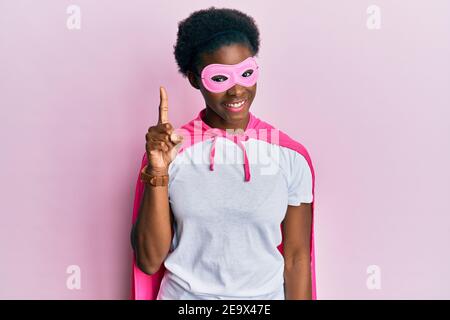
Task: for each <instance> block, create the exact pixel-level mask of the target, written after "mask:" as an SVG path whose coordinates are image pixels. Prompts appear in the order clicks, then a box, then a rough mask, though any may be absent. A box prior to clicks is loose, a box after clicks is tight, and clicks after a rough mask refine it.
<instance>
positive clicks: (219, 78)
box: [211, 76, 228, 82]
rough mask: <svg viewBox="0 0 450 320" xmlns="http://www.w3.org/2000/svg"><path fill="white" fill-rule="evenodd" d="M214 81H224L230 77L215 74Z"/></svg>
mask: <svg viewBox="0 0 450 320" xmlns="http://www.w3.org/2000/svg"><path fill="white" fill-rule="evenodd" d="M211 79H212V80H213V81H215V82H224V81H226V80H227V79H228V78H227V77H225V76H214V77H212V78H211Z"/></svg>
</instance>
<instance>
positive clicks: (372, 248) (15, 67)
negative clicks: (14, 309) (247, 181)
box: [0, 0, 450, 299]
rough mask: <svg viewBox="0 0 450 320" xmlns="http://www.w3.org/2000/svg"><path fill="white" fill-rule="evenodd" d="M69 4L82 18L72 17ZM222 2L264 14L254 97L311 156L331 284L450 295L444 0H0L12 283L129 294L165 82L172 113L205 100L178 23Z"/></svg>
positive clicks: (179, 120) (38, 292)
mask: <svg viewBox="0 0 450 320" xmlns="http://www.w3.org/2000/svg"><path fill="white" fill-rule="evenodd" d="M71 4H76V5H78V6H79V7H80V8H81V29H80V30H69V29H68V28H67V27H66V20H67V19H68V17H69V14H67V13H66V9H67V7H68V6H69V5H71ZM372 4H375V5H377V6H379V8H380V9H381V29H378V30H369V29H368V28H367V26H366V21H367V19H368V14H367V13H366V10H367V8H368V7H369V6H370V5H372ZM211 5H215V6H217V7H229V8H236V9H239V10H242V11H244V12H246V13H248V14H249V15H251V16H253V17H254V18H255V20H256V22H257V24H258V26H259V28H260V32H261V49H260V52H259V55H258V61H259V63H260V65H261V76H260V80H259V81H258V93H257V96H256V98H255V100H254V103H253V105H252V107H251V111H252V112H253V113H254V114H255V115H256V116H258V117H260V118H261V119H263V120H265V121H267V122H269V123H271V124H273V125H274V126H276V127H278V128H280V129H281V130H283V131H285V132H286V133H288V134H289V135H290V136H291V137H293V138H294V139H296V140H298V141H299V142H301V143H302V144H304V145H305V147H306V148H307V149H308V151H309V153H310V155H311V158H312V161H313V164H314V168H315V172H316V203H315V239H316V264H317V270H316V271H317V296H318V299H431V298H438V299H444V298H445V299H449V298H450V273H449V270H450V258H449V254H448V245H449V243H450V202H449V194H450V192H449V191H450V182H449V181H450V166H449V163H450V150H449V149H450V141H449V140H450V139H449V137H450V111H449V107H450V90H449V89H450V63H449V57H450V43H449V39H450V2H448V1H445V0H441V1H439V0H433V1H427V2H426V1H406V0H404V1H387V0H383V1H376V2H372V1H361V0H345V1H324V0H321V1H276V2H265V3H264V2H261V1H256V0H252V1H195V2H189V3H188V2H185V1H143V0H140V1H133V2H132V3H130V2H129V1H105V0H102V1H97V0H96V1H87V0H79V1H75V2H73V1H50V0H42V1H38V2H37V1H31V0H28V1H18V0H0V106H1V108H0V118H1V126H0V134H1V157H0V191H1V193H0V194H1V201H0V213H1V215H2V220H1V224H0V259H1V260H0V298H3V299H5V298H8V299H21V298H24V299H127V298H128V297H129V291H130V268H131V247H130V242H129V232H130V226H131V213H132V212H131V210H132V205H133V196H134V187H135V182H136V178H137V174H138V169H139V165H140V162H141V159H142V155H143V152H144V145H145V133H146V131H147V129H148V127H149V126H151V125H153V124H155V123H156V121H157V115H158V114H157V110H158V109H157V108H158V103H159V90H158V87H159V86H160V85H164V86H165V87H166V89H167V91H168V94H169V106H170V110H169V118H170V121H171V122H172V123H173V124H174V126H176V127H178V126H180V125H181V124H183V123H185V122H187V121H188V120H191V119H192V118H193V117H194V116H196V115H197V113H198V111H200V110H201V109H202V108H203V107H204V101H203V98H202V96H201V94H200V93H199V92H198V91H197V90H195V89H193V88H192V87H190V85H189V83H188V81H187V80H186V79H185V78H183V77H182V76H181V75H180V74H179V73H177V67H176V64H175V60H174V56H173V45H174V44H175V41H176V32H177V24H178V22H179V21H180V20H182V19H184V18H186V17H187V16H188V15H189V14H190V13H191V12H193V11H195V10H198V9H202V8H207V7H209V6H211ZM287 61H290V64H285V63H286V62H287ZM69 265H78V266H79V267H80V268H81V289H80V290H69V289H68V288H67V287H66V280H67V278H68V277H69V274H67V273H66V268H67V267H68V266H69ZM370 265H377V266H379V267H380V270H381V288H380V289H379V290H370V289H368V287H367V286H366V281H367V278H368V277H369V275H368V274H367V267H368V266H370Z"/></svg>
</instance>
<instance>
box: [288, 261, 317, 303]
mask: <svg viewBox="0 0 450 320" xmlns="http://www.w3.org/2000/svg"><path fill="white" fill-rule="evenodd" d="M284 282H285V299H286V300H311V299H312V284H311V264H310V258H309V257H304V258H302V259H299V260H296V261H295V262H286V263H285V268H284Z"/></svg>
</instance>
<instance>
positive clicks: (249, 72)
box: [242, 69, 253, 78]
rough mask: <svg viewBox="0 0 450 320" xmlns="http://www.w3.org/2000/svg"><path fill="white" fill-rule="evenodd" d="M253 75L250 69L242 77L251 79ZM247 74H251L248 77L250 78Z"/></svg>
mask: <svg viewBox="0 0 450 320" xmlns="http://www.w3.org/2000/svg"><path fill="white" fill-rule="evenodd" d="M252 73H253V70H251V69H249V70H247V71H245V72H244V73H243V74H242V76H243V77H245V78H248V77H250V76H251V75H252ZM245 74H249V75H248V76H245Z"/></svg>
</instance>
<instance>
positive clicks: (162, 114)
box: [158, 87, 169, 124]
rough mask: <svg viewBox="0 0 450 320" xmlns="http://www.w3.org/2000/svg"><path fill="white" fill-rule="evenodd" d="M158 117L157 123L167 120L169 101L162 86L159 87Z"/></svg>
mask: <svg viewBox="0 0 450 320" xmlns="http://www.w3.org/2000/svg"><path fill="white" fill-rule="evenodd" d="M159 97H160V101H159V117H158V124H160V123H167V122H169V103H168V99H167V92H166V89H164V87H159Z"/></svg>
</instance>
